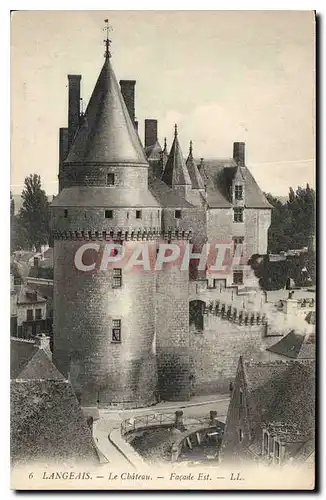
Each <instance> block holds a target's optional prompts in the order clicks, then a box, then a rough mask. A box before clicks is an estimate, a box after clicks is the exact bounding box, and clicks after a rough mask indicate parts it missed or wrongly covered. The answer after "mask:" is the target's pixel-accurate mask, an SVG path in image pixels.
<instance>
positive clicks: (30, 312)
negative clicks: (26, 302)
mask: <svg viewBox="0 0 326 500" xmlns="http://www.w3.org/2000/svg"><path fill="white" fill-rule="evenodd" d="M26 319H27V321H33V319H34V315H33V309H27V311H26Z"/></svg>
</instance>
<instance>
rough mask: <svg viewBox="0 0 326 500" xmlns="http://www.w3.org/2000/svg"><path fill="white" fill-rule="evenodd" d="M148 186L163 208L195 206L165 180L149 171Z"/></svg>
mask: <svg viewBox="0 0 326 500" xmlns="http://www.w3.org/2000/svg"><path fill="white" fill-rule="evenodd" d="M148 188H149V190H150V191H151V193H152V194H153V196H155V198H156V200H157V201H158V203H159V204H160V205H161V207H163V208H168V207H171V208H194V207H193V205H191V204H190V203H189V202H188V201H186V200H185V199H184V198H182V197H181V196H178V195H177V194H176V193H175V192H174V191H173V190H172V189H171V188H170V187H169V186H167V185H166V184H165V182H163V181H161V180H160V179H158V178H157V177H156V176H155V175H154V174H151V173H150V172H149V176H148Z"/></svg>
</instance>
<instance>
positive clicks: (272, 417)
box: [243, 361, 315, 431]
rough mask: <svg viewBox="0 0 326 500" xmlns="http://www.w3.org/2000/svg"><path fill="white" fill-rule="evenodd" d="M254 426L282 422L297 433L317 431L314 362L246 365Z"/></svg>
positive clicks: (250, 410)
mask: <svg viewBox="0 0 326 500" xmlns="http://www.w3.org/2000/svg"><path fill="white" fill-rule="evenodd" d="M243 366H244V373H245V380H246V385H247V391H248V403H249V415H250V419H251V421H252V423H256V424H257V423H260V424H262V425H266V424H271V423H273V422H282V423H283V424H284V425H290V426H291V425H292V426H294V427H295V428H296V429H297V430H298V431H306V430H307V429H311V428H313V427H314V418H315V366H314V363H313V362H312V361H302V362H300V361H288V362H283V361H274V362H262V363H252V362H244V363H243Z"/></svg>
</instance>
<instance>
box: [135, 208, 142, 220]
mask: <svg viewBox="0 0 326 500" xmlns="http://www.w3.org/2000/svg"><path fill="white" fill-rule="evenodd" d="M136 219H141V210H136Z"/></svg>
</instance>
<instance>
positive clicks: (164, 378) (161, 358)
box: [156, 242, 191, 400]
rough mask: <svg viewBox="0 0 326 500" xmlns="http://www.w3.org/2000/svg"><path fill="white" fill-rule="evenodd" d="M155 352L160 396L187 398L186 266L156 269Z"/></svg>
mask: <svg viewBox="0 0 326 500" xmlns="http://www.w3.org/2000/svg"><path fill="white" fill-rule="evenodd" d="M179 244H182V242H179ZM156 354H157V363H158V390H159V393H160V397H161V398H162V399H166V400H187V399H189V397H190V390H191V373H190V352H189V301H188V270H186V271H181V270H180V269H179V267H177V266H166V267H165V268H164V269H163V270H162V271H159V272H158V273H157V287H156Z"/></svg>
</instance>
